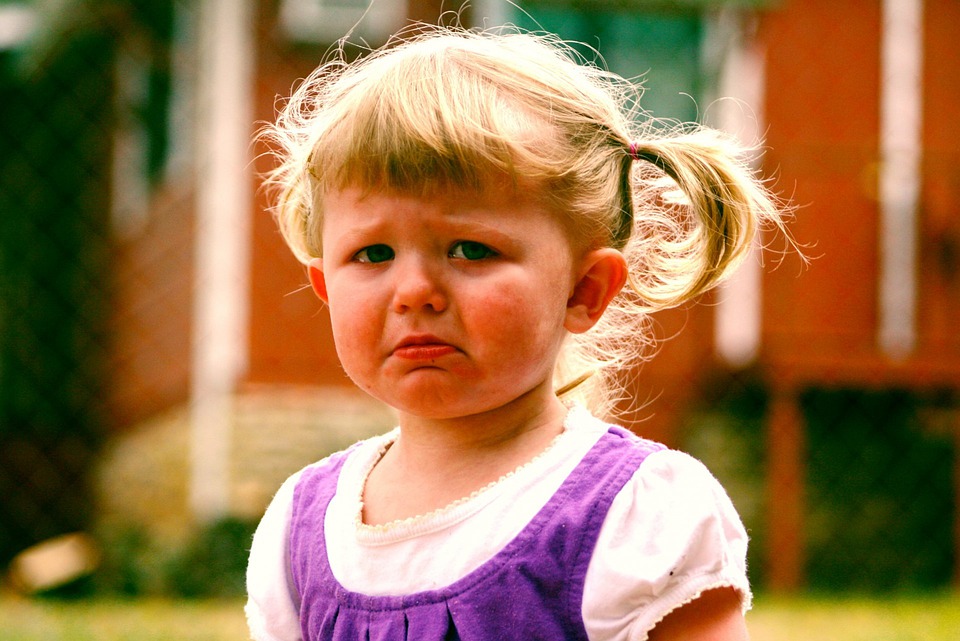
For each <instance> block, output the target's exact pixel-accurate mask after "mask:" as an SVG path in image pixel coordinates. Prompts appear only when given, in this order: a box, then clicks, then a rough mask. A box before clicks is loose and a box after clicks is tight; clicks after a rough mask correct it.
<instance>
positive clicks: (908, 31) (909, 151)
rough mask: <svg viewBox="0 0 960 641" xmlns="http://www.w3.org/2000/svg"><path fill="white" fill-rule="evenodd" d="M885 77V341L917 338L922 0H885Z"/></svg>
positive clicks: (897, 344)
mask: <svg viewBox="0 0 960 641" xmlns="http://www.w3.org/2000/svg"><path fill="white" fill-rule="evenodd" d="M882 29H883V32H882V36H881V46H880V55H881V79H880V175H879V195H880V273H879V288H878V289H879V291H878V296H879V327H878V336H877V340H878V343H879V345H880V349H881V350H882V351H883V352H885V353H886V354H887V355H889V356H891V357H894V358H903V357H905V356H907V355H909V353H910V352H912V351H913V349H914V347H915V345H916V340H917V338H916V305H917V265H916V257H917V209H918V204H919V200H920V179H921V175H920V169H921V168H920V161H921V151H922V144H923V143H922V138H921V137H922V129H921V123H922V117H923V0H883V27H882Z"/></svg>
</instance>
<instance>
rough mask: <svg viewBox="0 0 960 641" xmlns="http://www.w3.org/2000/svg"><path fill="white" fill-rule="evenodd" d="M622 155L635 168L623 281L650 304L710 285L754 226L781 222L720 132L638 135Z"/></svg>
mask: <svg viewBox="0 0 960 641" xmlns="http://www.w3.org/2000/svg"><path fill="white" fill-rule="evenodd" d="M629 155H630V157H631V159H632V160H633V161H637V162H635V163H634V164H635V165H638V166H636V167H634V168H633V171H634V174H635V176H636V178H635V181H634V184H635V191H634V194H632V197H633V201H634V209H635V211H634V220H635V221H636V222H635V224H634V229H633V235H632V239H631V241H630V243H628V245H627V248H626V250H625V251H626V253H627V255H628V260H630V261H631V262H632V263H633V264H632V265H631V274H630V278H629V281H628V285H629V287H630V289H631V290H632V292H633V293H635V294H636V295H637V296H638V297H640V299H641V300H643V301H645V302H646V303H647V304H648V305H649V307H650V310H657V309H665V308H669V307H674V306H677V305H680V304H682V303H684V302H686V301H689V300H691V299H693V298H695V297H697V296H699V295H700V294H702V293H704V292H706V291H707V290H709V289H711V288H712V287H714V286H715V285H717V284H718V283H720V282H721V281H723V280H724V279H725V278H727V277H728V276H729V275H730V274H731V273H732V272H733V271H734V270H735V269H736V267H737V266H739V264H740V263H741V262H742V261H743V259H744V258H745V257H746V256H747V254H748V253H749V251H750V248H751V246H752V244H753V242H754V241H755V239H756V237H757V231H758V229H759V228H760V227H761V226H762V225H764V224H765V223H768V222H769V223H773V224H775V225H776V226H780V225H781V221H780V214H779V207H778V205H777V203H776V200H775V199H774V197H773V196H772V195H771V194H770V193H769V192H768V191H767V190H766V188H765V187H764V186H763V184H762V183H761V182H760V181H758V180H757V179H756V178H755V177H754V175H753V171H752V170H751V168H750V167H749V165H748V164H747V162H746V160H745V158H744V156H745V151H743V150H742V149H741V148H740V147H739V146H738V145H737V144H736V143H735V142H734V141H732V140H731V139H730V138H728V137H726V136H724V135H723V134H721V133H720V132H717V131H714V130H710V129H698V130H695V131H694V132H690V133H685V134H681V135H677V136H674V137H664V138H654V139H649V140H643V139H641V140H638V141H636V142H633V143H631V144H630V146H629ZM671 187H673V189H671ZM631 259H632V260H631Z"/></svg>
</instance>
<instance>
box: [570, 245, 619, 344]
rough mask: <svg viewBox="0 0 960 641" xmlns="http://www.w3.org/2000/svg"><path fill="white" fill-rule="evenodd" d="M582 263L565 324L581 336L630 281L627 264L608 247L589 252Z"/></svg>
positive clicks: (598, 318) (617, 252)
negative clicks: (628, 279) (628, 280)
mask: <svg viewBox="0 0 960 641" xmlns="http://www.w3.org/2000/svg"><path fill="white" fill-rule="evenodd" d="M580 264H581V268H580V272H579V278H578V279H577V281H576V283H574V286H573V293H572V294H571V295H570V298H569V299H567V315H566V320H565V321H564V324H563V326H564V327H565V328H566V329H567V331H569V332H573V333H574V334H582V333H583V332H585V331H587V330H588V329H590V328H591V327H593V326H594V325H596V323H597V321H598V320H600V317H601V316H603V312H604V311H606V309H607V305H609V304H610V301H612V300H613V297H614V296H616V295H617V294H618V293H620V290H621V289H622V288H623V285H624V283H626V282H627V261H626V259H625V258H624V257H623V254H621V253H620V252H619V251H617V250H616V249H613V248H610V247H605V248H603V249H595V250H593V251H590V252H588V253H587V254H586V255H585V256H584V257H583V259H582V261H581V263H580Z"/></svg>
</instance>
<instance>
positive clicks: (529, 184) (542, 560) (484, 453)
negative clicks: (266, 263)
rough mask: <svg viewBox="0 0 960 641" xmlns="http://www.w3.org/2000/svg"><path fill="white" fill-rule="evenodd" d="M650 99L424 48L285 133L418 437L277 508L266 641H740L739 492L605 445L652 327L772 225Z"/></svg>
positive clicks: (738, 179) (667, 454) (360, 72)
mask: <svg viewBox="0 0 960 641" xmlns="http://www.w3.org/2000/svg"><path fill="white" fill-rule="evenodd" d="M634 90H635V88H634V87H632V86H631V85H630V84H629V83H628V82H626V81H624V80H622V79H620V78H617V77H616V76H614V75H612V74H609V73H607V72H604V71H602V70H600V69H598V68H596V67H593V66H588V65H583V64H579V63H578V62H577V61H576V60H575V58H574V57H573V55H572V53H571V51H570V50H568V49H567V48H565V47H564V46H563V45H562V44H560V43H558V42H556V41H554V40H551V39H549V38H546V37H544V36H537V35H531V34H524V33H513V32H511V33H499V34H493V33H489V32H485V33H473V32H467V31H462V30H449V29H431V30H426V31H423V32H421V33H419V34H418V35H416V36H415V37H412V38H410V39H408V40H406V41H404V42H403V43H399V44H395V45H393V46H391V47H389V48H385V49H383V50H380V51H377V52H375V53H373V54H372V55H369V56H368V57H366V58H363V59H362V60H360V61H359V62H355V63H347V62H344V61H342V60H336V61H333V62H329V63H327V64H325V65H324V66H322V67H321V68H320V69H318V70H317V71H316V72H315V73H314V74H313V75H312V76H311V77H310V78H308V79H307V80H306V81H305V82H304V84H303V85H302V86H301V87H300V89H299V90H298V91H297V92H296V93H295V95H294V96H293V97H292V99H291V100H290V102H289V103H288V104H287V106H286V107H285V109H284V111H283V113H282V115H281V116H280V118H279V120H278V122H277V124H276V125H275V126H274V127H272V128H271V129H270V131H269V132H268V133H269V135H270V138H271V140H272V141H273V142H274V143H275V144H276V145H277V147H278V151H279V157H280V160H281V163H280V165H279V167H278V169H277V170H276V171H275V173H274V174H273V176H272V179H273V182H275V183H276V184H279V186H280V187H281V192H280V197H279V200H278V204H277V209H276V212H277V216H278V220H279V223H280V228H281V230H282V231H283V233H284V236H285V238H286V239H287V241H288V243H289V244H290V246H291V247H292V249H293V251H294V252H295V253H296V255H297V256H298V257H299V258H300V259H301V260H302V261H303V262H304V263H305V264H306V265H307V270H308V274H309V278H310V282H311V283H312V285H313V288H314V290H315V291H316V293H317V295H318V296H319V297H320V298H321V299H322V300H323V301H324V302H325V303H326V304H327V305H328V306H329V311H330V316H331V320H332V326H333V334H334V339H335V342H336V346H337V353H338V355H339V357H340V360H341V362H342V364H343V367H344V369H345V370H346V372H347V374H349V376H350V378H351V379H352V380H353V381H354V382H355V383H356V384H357V385H358V386H359V387H360V388H362V389H364V390H365V391H367V392H368V393H369V394H371V395H372V396H374V397H376V398H378V399H380V400H382V401H383V402H385V403H387V404H389V405H390V406H392V407H393V408H395V409H396V411H397V414H398V417H399V427H397V428H396V429H395V430H393V431H392V432H390V433H389V434H386V435H384V436H381V437H378V438H374V439H371V440H368V441H364V442H361V443H358V444H356V445H355V446H353V447H351V448H349V449H348V450H346V451H344V452H341V453H337V454H334V455H332V456H330V457H329V458H326V459H324V460H322V461H320V462H318V463H316V464H313V465H310V466H308V467H306V468H305V469H303V470H301V471H300V472H299V473H297V474H295V475H294V476H293V477H291V478H290V479H289V480H288V481H287V482H286V483H285V484H284V485H283V486H282V487H281V489H280V490H279V491H278V493H277V495H276V497H275V498H274V500H273V502H272V504H271V505H270V507H269V508H268V510H267V512H266V514H265V515H264V517H263V520H262V522H261V524H260V527H259V529H258V530H257V534H256V536H255V537H254V541H253V548H252V550H251V553H250V563H249V570H248V591H249V600H248V603H247V606H246V612H247V617H248V620H249V624H250V629H251V631H252V635H253V637H254V638H255V639H259V640H263V641H267V640H270V641H278V640H284V641H286V640H293V639H338V640H347V639H350V640H353V639H371V640H383V641H389V640H394V639H397V640H399V639H411V640H417V641H432V640H436V641H440V640H442V639H464V640H465V641H466V640H478V641H499V640H509V639H523V640H527V639H591V640H597V639H638V640H640V639H648V638H649V639H685V640H688V641H690V640H697V639H711V640H718V639H743V638H746V630H745V625H744V619H743V612H745V611H746V610H747V609H748V608H749V607H750V599H751V595H750V588H749V585H748V582H747V576H746V567H745V556H746V547H747V537H746V534H745V532H744V528H743V526H742V525H741V523H740V520H739V518H738V516H737V514H736V512H735V510H734V508H733V506H732V505H731V503H730V500H729V499H728V498H727V495H726V494H725V492H724V491H723V489H722V488H721V487H720V485H719V484H718V483H717V481H716V480H715V479H714V478H713V477H712V476H711V475H710V473H709V472H707V471H706V469H705V468H704V467H703V466H702V465H701V464H700V463H698V462H697V461H695V460H693V459H691V458H690V457H689V456H687V455H685V454H682V453H680V452H676V451H671V450H668V449H666V448H664V447H663V446H661V445H659V444H656V443H653V442H650V441H646V440H642V439H640V438H638V437H636V436H634V435H632V434H630V433H629V432H627V431H626V430H624V429H621V428H619V427H616V426H611V425H608V424H606V423H605V422H603V421H602V420H600V419H598V418H596V416H598V415H603V414H604V413H606V412H607V411H608V410H609V409H610V407H611V405H612V404H613V402H614V401H615V400H616V394H617V387H616V377H617V371H618V370H619V369H622V365H623V364H624V363H625V362H626V361H627V359H629V358H630V357H631V356H635V355H636V354H637V352H638V350H639V349H640V347H641V346H642V345H643V344H644V342H645V341H644V338H643V336H644V334H645V333H644V331H643V329H644V327H643V320H644V318H645V317H646V315H647V313H648V312H650V311H653V310H657V309H662V308H665V307H669V306H672V305H676V304H679V303H681V302H683V301H686V300H689V299H691V298H692V297H695V296H697V295H698V294H700V293H702V292H704V291H705V290H707V289H709V288H710V287H712V286H713V285H714V284H716V283H717V282H718V281H719V280H721V279H722V278H723V277H724V276H726V275H727V274H728V273H729V272H730V270H731V269H732V268H733V267H734V266H735V265H736V264H737V263H738V262H739V261H740V260H741V259H742V258H743V256H744V255H745V253H746V252H747V250H748V248H749V247H750V245H751V243H752V242H753V240H754V237H755V234H756V231H757V229H758V226H759V225H760V224H761V223H763V222H764V221H765V220H768V221H773V222H774V223H775V224H777V225H779V224H780V221H779V218H778V215H777V210H776V207H775V206H774V204H773V202H772V201H771V199H770V198H769V197H768V195H767V193H766V192H765V190H764V189H763V187H762V186H761V185H760V184H759V183H758V182H756V181H755V180H754V178H753V177H752V176H751V173H750V172H749V170H747V169H746V168H745V166H744V165H743V164H742V163H741V162H740V161H739V160H738V159H737V155H736V154H737V150H736V149H735V148H734V147H733V146H732V145H731V143H730V142H729V141H727V140H725V139H724V138H723V137H722V136H720V135H718V134H716V133H714V132H710V131H708V130H705V129H696V130H686V131H681V132H677V133H674V134H670V135H667V134H665V133H663V132H660V131H658V130H655V129H654V128H653V127H652V126H650V125H649V124H648V125H646V126H645V125H642V124H638V122H637V116H638V110H637V109H636V102H635V100H633V98H634V93H632V92H634Z"/></svg>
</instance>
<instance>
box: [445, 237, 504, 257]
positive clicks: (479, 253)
mask: <svg viewBox="0 0 960 641" xmlns="http://www.w3.org/2000/svg"><path fill="white" fill-rule="evenodd" d="M496 255H497V252H495V251H493V250H492V249H490V248H489V247H487V246H486V245H484V244H483V243H476V242H473V241H472V240H462V241H460V242H458V243H455V244H454V246H453V247H451V248H450V257H451V258H463V259H466V260H482V259H484V258H490V257H491V256H496Z"/></svg>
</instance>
